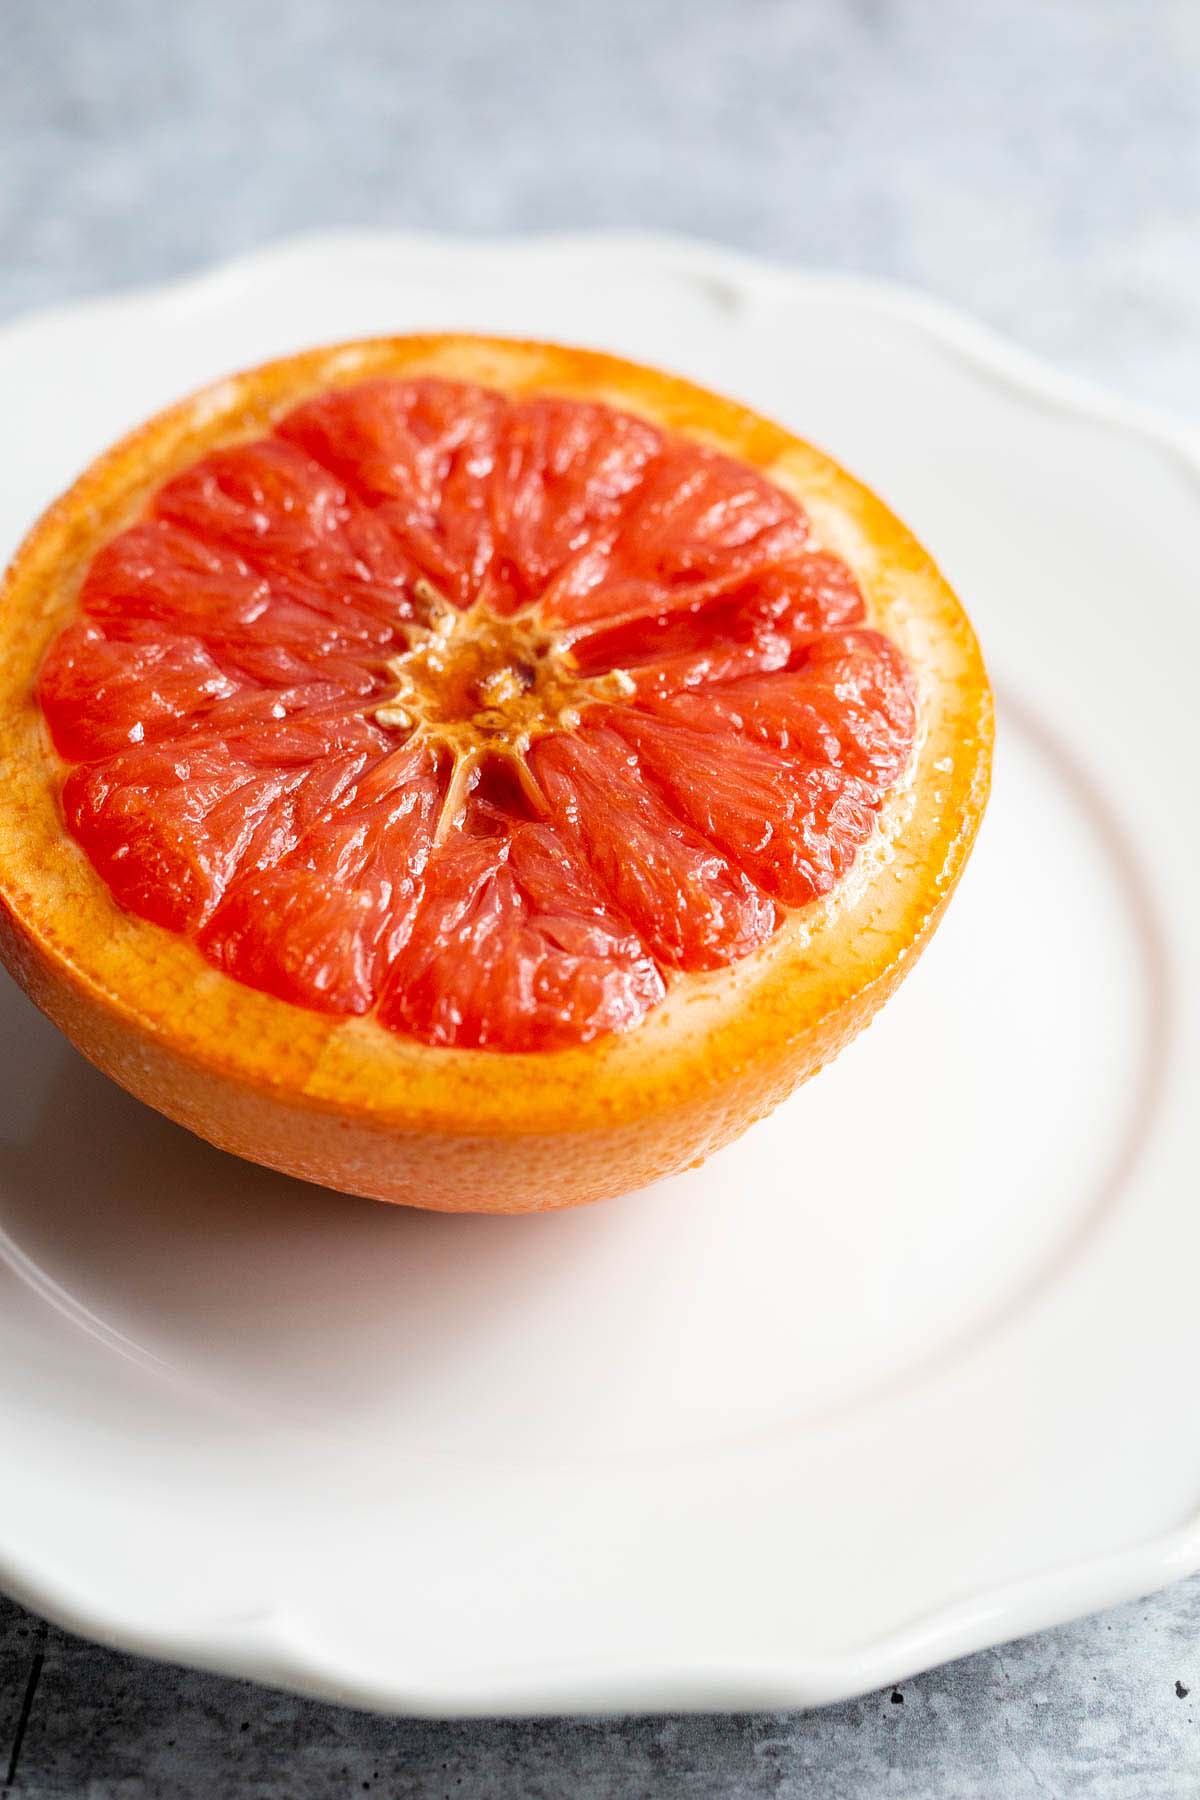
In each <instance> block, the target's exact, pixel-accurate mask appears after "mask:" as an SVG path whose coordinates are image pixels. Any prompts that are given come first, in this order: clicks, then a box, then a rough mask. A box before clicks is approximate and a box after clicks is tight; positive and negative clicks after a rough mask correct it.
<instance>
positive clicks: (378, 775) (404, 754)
mask: <svg viewBox="0 0 1200 1800" xmlns="http://www.w3.org/2000/svg"><path fill="white" fill-rule="evenodd" d="M361 767H362V762H361V759H359V758H353V757H345V758H342V759H340V761H339V762H337V763H336V764H332V765H327V766H326V767H325V768H324V769H323V779H322V780H321V781H317V780H316V779H315V778H314V779H313V780H312V781H311V784H310V785H308V788H307V794H306V798H307V800H308V806H307V808H306V810H307V812H308V814H309V821H308V823H307V824H306V825H301V824H300V822H299V820H293V821H292V832H291V834H290V835H292V836H294V838H295V842H294V844H292V846H291V848H289V849H287V850H285V851H284V852H283V854H282V855H280V856H279V858H278V859H277V860H275V861H270V860H268V861H267V862H266V866H263V862H262V859H261V858H260V859H253V858H247V859H245V860H246V861H247V862H248V863H249V864H250V866H249V867H247V868H246V869H245V872H244V873H241V874H239V875H237V876H236V877H235V878H234V879H233V880H231V881H230V882H229V884H228V886H227V888H226V890H225V893H224V897H223V899H222V900H221V902H220V904H219V905H218V907H217V909H216V911H215V912H214V913H213V915H212V917H211V918H210V920H209V922H208V924H207V925H206V927H205V929H204V932H203V935H202V937H201V940H200V942H201V944H202V946H203V948H204V951H205V954H206V955H207V956H209V957H210V958H211V959H212V961H214V962H215V963H217V964H218V965H219V967H221V968H223V969H225V970H227V971H228V973H229V974H231V975H234V976H236V977H237V979H238V980H239V981H244V982H246V983H248V985H249V986H251V987H256V988H262V989H263V990H265V991H266V992H267V993H270V994H277V995H278V996H279V998H280V999H282V1000H291V1001H293V1002H295V1003H297V1004H299V1005H301V1006H311V1007H315V1008H317V1009H318V1010H320V1011H323V1012H330V1013H364V1012H367V1011H369V1010H370V1008H371V1007H372V1006H373V1005H374V1004H375V1002H376V1000H377V998H378V996H379V991H380V986H381V983H382V978H383V975H384V973H385V971H386V970H387V969H388V968H389V967H390V966H391V965H392V963H393V962H394V961H395V958H396V955H397V953H398V951H399V949H400V947H401V946H402V945H403V944H404V943H405V941H406V939H407V937H408V934H409V932H410V930H411V928H412V922H413V918H414V915H415V913H416V909H417V905H418V903H419V901H420V899H421V895H422V891H423V888H422V877H423V875H424V870H425V864H426V862H427V860H428V857H429V851H430V847H431V845H432V842H433V831H434V825H435V821H436V818H437V813H438V808H439V805H440V802H441V798H442V783H441V782H440V780H439V779H438V776H437V770H436V767H435V764H434V759H433V757H432V756H431V755H430V754H429V752H428V751H426V750H423V749H421V748H420V747H419V746H418V747H415V748H413V749H403V750H398V751H394V752H393V753H391V754H390V755H386V756H384V757H382V758H381V759H379V760H378V761H376V762H374V763H372V764H371V766H370V767H369V768H368V769H367V770H366V772H365V773H364V774H363V775H362V778H361V779H359V780H357V781H356V780H355V776H356V775H357V774H358V771H359V769H360V768H361Z"/></svg>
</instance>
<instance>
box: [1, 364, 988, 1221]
mask: <svg viewBox="0 0 1200 1800" xmlns="http://www.w3.org/2000/svg"><path fill="white" fill-rule="evenodd" d="M0 650H3V664H4V670H5V673H4V675H3V676H2V677H0V734H2V737H0V741H2V742H3V744H4V748H5V753H6V759H7V761H8V763H9V766H10V768H11V769H12V771H13V782H12V787H11V799H10V804H9V806H8V807H7V808H6V811H5V816H4V819H3V822H2V824H0V897H2V898H3V903H4V927H3V932H2V938H3V948H4V954H5V960H6V961H7V962H8V965H9V967H10V968H12V969H13V970H14V972H15V973H16V974H17V977H18V979H19V980H21V981H22V982H23V983H24V985H25V986H26V987H27V988H28V990H29V991H30V993H31V994H32V995H33V997H34V999H35V1000H37V1001H38V1003H39V1004H40V1005H42V1006H43V1007H44V1008H45V1010H46V1011H48V1012H49V1013H50V1014H51V1016H52V1017H54V1018H56V1019H57V1020H58V1021H59V1023H60V1024H62V1025H63V1026H64V1028H65V1029H66V1030H67V1032H68V1034H69V1035H70V1036H72V1037H73V1038H74V1039H75V1041H76V1042H77V1043H78V1044H79V1045H80V1047H81V1048H82V1049H83V1050H84V1051H85V1052H86V1053H87V1054H88V1055H90V1056H92V1058H93V1060H95V1061H97V1062H98V1063H100V1065H101V1066H102V1067H104V1068H106V1069H107V1070H108V1071H109V1072H110V1073H112V1074H114V1075H115V1076H116V1078H117V1079H118V1080H121V1081H122V1082H124V1084H125V1085H126V1086H128V1087H130V1088H131V1089H132V1090H133V1091H134V1092H136V1093H138V1094H140V1095H141V1096H142V1097H143V1098H145V1099H148V1100H149V1101H150V1102H151V1103H152V1104H154V1105H157V1106H159V1107H160V1108H161V1110H163V1111H165V1112H167V1113H168V1114H170V1115H171V1116H172V1117H175V1118H178V1119H180V1120H182V1122H184V1123H185V1124H188V1125H190V1126H191V1127H192V1128H193V1129H196V1130H199V1131H200V1132H201V1133H202V1134H203V1135H205V1136H206V1137H209V1138H210V1139H211V1140H212V1141H214V1142H216V1143H218V1144H221V1145H223V1146H225V1147H227V1148H231V1149H234V1150H236V1151H238V1152H239V1153H241V1154H243V1155H247V1156H250V1157H253V1158H255V1159H257V1160H259V1161H264V1162H267V1163H270V1164H273V1165H274V1166H277V1167H281V1168H284V1169H287V1170H290V1171H291V1172H294V1173H297V1174H300V1175H303V1176H306V1177H308V1178H311V1179H316V1180H319V1181H323V1182H325V1183H327V1184H329V1185H333V1186H338V1187H344V1188H348V1189H352V1190H354V1191H358V1192H362V1193H367V1194H375V1195H378V1196H380V1197H383V1198H389V1199H399V1200H404V1201H408V1202H410V1203H413V1204H420V1205H430V1206H438V1207H453V1208H466V1209H475V1210H521V1209H527V1208H538V1207H544V1206H552V1205H557V1204H567V1203H571V1202H574V1201H579V1200H586V1199H591V1198H595V1197H598V1196H599V1195H601V1194H603V1193H612V1192H617V1191H620V1190H622V1189H626V1188H628V1187H631V1186H634V1185H637V1184H639V1183H640V1182H642V1181H645V1180H647V1179H650V1178H652V1177H654V1176H657V1175H660V1174H663V1173H667V1172H669V1171H670V1170H673V1169H676V1168H678V1167H681V1166H684V1165H686V1164H687V1163H689V1162H693V1161H696V1160H698V1159H699V1158H700V1157H701V1156H703V1155H704V1154H706V1153H707V1152H708V1151H709V1150H711V1149H712V1148H714V1147H715V1146H716V1145H717V1144H718V1143H720V1142H724V1141H726V1140H727V1139H728V1138H729V1137H731V1136H733V1135H735V1134H736V1133H737V1132H738V1131H739V1130H741V1129H743V1128H744V1127H745V1126H746V1125H747V1124H749V1123H750V1121H751V1120H752V1119H753V1118H754V1117H756V1116H759V1115H760V1114H761V1113H762V1112H763V1111H765V1110H766V1109H767V1108H768V1107H769V1106H770V1105H772V1104H774V1102H775V1101H776V1100H778V1099H779V1098H781V1097H782V1096H783V1095H784V1094H785V1093H786V1092H787V1091H789V1090H790V1088H791V1087H793V1086H794V1085H795V1084H796V1082H797V1081H799V1080H802V1079H804V1078H805V1076H807V1075H808V1074H811V1073H812V1072H813V1070H814V1069H815V1068H817V1067H819V1066H820V1064H821V1063H822V1062H823V1061H825V1060H827V1058H828V1057H829V1056H830V1055H832V1054H834V1053H835V1051H836V1050H837V1048H839V1047H840V1045H841V1043H843V1042H844V1041H846V1039H847V1038H848V1037H849V1036H851V1035H852V1034H853V1032H854V1031H855V1030H857V1029H858V1028H859V1026H860V1025H861V1024H863V1023H864V1022H865V1021H866V1019H867V1018H868V1017H869V1016H870V1014H871V1013H872V1012H873V1011H874V1009H875V1007H876V1006H877V1005H878V1004H879V1002H880V1001H881V1000H882V999H883V998H884V997H885V995H886V993H887V992H889V991H890V989H891V987H892V986H894V985H895V983H896V981H897V980H898V979H899V977H900V975H901V974H902V973H903V971H904V969H905V968H906V967H907V966H909V965H910V964H911V962H912V960H913V957H914V954H915V952H916V951H917V950H918V949H919V948H920V946H921V944H922V943H923V942H924V941H925V939H926V938H927V936H928V934H929V932H930V931H931V929H932V927H933V925H934V923H935V922H936V919H937V917H938V916H939V915H940V912H941V909H942V907H943V906H944V904H945V902H946V899H947V898H948V896H949V893H950V890H951V888H952V887H953V884H954V881H955V880H956V879H957V876H958V874H959V872H960V870H961V867H962V865H963V862H964V861H965V858H966V855H967V852H968V850H969V847H970V843H971V841H972V838H973V836H974V832H975V829H976V826H977V823H978V820H979V816H980V814H981V811H982V807H983V804H984V800H985V797H986V791H987V780H988V769H989V757H990V743H991V713H990V696H989V693H988V688H987V682H986V677H985V676H984V673H983V669H982V665H981V663H980V659H979V655H978V650H977V647H976V645H975V641H974V638H973V636H972V634H971V631H970V628H969V626H968V624H967V622H966V620H965V618H964V616H963V614H962V612H961V609H960V608H959V607H958V605H957V602H956V601H955V600H954V598H953V596H952V595H951V594H950V592H949V590H948V589H947V588H946V586H945V584H944V582H942V580H941V578H940V577H939V576H938V574H937V572H936V570H935V569H934V568H933V566H932V564H931V563H930V562H929V559H928V558H927V557H926V556H925V555H924V553H923V552H922V551H921V550H920V549H919V547H918V546H917V545H916V544H915V542H914V541H913V540H912V539H911V537H909V536H908V534H907V533H906V532H905V531H904V530H903V528H902V527H900V526H899V525H898V524H897V523H896V521H895V520H894V519H892V518H891V516H890V515H889V514H888V513H887V512H886V511H885V509H884V508H883V507H882V506H881V505H880V504H879V502H878V501H876V500H875V499H874V498H873V497H872V496H870V495H869V494H867V493H866V491H865V490H863V489H862V488H861V487H859V486H858V485H857V484H856V483H854V482H853V481H852V480H851V479H850V477H848V476H846V475H845V474H844V473H843V472H842V471H841V470H839V469H837V468H836V467H835V466H834V465H833V464H831V463H830V462H829V461H828V460H827V459H826V458H824V457H822V456H821V455H820V454H819V453H818V452H816V451H814V450H812V449H811V448H809V447H808V446H805V445H803V444H801V443H800V442H798V441H797V440H795V439H793V438H791V437H790V436H789V435H788V434H787V433H785V432H784V431H782V430H781V429H780V428H778V427H775V426H772V425H769V424H767V423H766V422H765V421H763V420H760V419H758V418H757V417H755V416H754V415H752V414H750V413H748V412H746V411H745V410H744V409H742V408H740V407H737V406H735V405H733V404H732V403H730V402H726V401H722V400H719V399H717V398H716V397H714V396H712V395H708V394H705V393H704V392H702V391H701V390H698V389H695V388H693V387H691V386H690V385H688V384H686V383H683V382H679V381H676V380H674V379H672V378H670V377H667V376H663V375H660V374H658V373H656V372H654V371H650V370H644V369H639V368H636V367H634V366H632V365H629V364H624V363H621V362H619V361H617V360H616V359H613V358H608V357H603V356H600V355H596V354H592V353H588V352H582V351H567V350H560V349H556V348H553V347H549V346H543V345H534V344H517V343H507V342H501V341H495V340H485V339H469V338H411V339H394V340H379V341H374V342H368V343H364V344H358V345H349V346H339V347H335V348H334V349H331V350H328V351H317V352H313V353H310V354H309V355H307V356H302V357H297V358H292V359H289V360H288V361H286V362H283V363H278V364H272V365H267V366H266V367H265V368H263V369H260V370H256V371H251V372H250V373H249V374H247V375H244V376H240V377H236V378H234V379H232V380H231V381H228V382H225V383H222V384H220V385H219V386H218V387H217V388H215V389H211V390H208V391H207V392H206V393H205V394H203V395H200V396H197V397H195V398H194V399H192V400H190V401H185V402H184V403H182V405H181V406H179V407H176V408H174V409H172V411H170V412H169V413H166V414H164V415H162V416H160V418H158V419H157V420H154V421H152V422H151V423H150V424H149V425H148V426H146V427H144V428H143V430H142V431H140V432H139V433H136V434H135V435H134V436H133V437H132V438H130V439H128V440H126V441H125V443H123V444H122V445H119V446H117V448H116V449H115V450H114V451H112V452H110V453H109V455H108V456H106V457H105V458H102V459H101V460H100V462H99V463H97V464H96V465H94V466H93V468H92V469H91V470H89V471H88V472H87V474H85V475H84V477H83V478H82V479H81V481H80V482H79V483H78V484H77V486H76V487H75V488H74V489H73V490H72V491H71V492H70V493H69V494H68V495H67V496H65V497H64V499H63V500H62V501H60V502H59V503H58V505H57V506H56V507H55V508H52V509H51V511H50V513H48V514H47V515H46V517H45V518H44V519H43V520H42V521H41V522H40V524H39V525H38V526H37V527H35V529H34V532H33V533H32V535H31V537H30V538H29V540H28V541H27V543H26V545H25V546H24V548H23V550H22V551H21V553H20V554H19V556H18V558H17V561H16V563H15V564H14V566H13V568H12V570H11V571H10V573H9V576H8V580H7V584H6V592H5V597H4V608H3V612H2V614H0Z"/></svg>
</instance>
